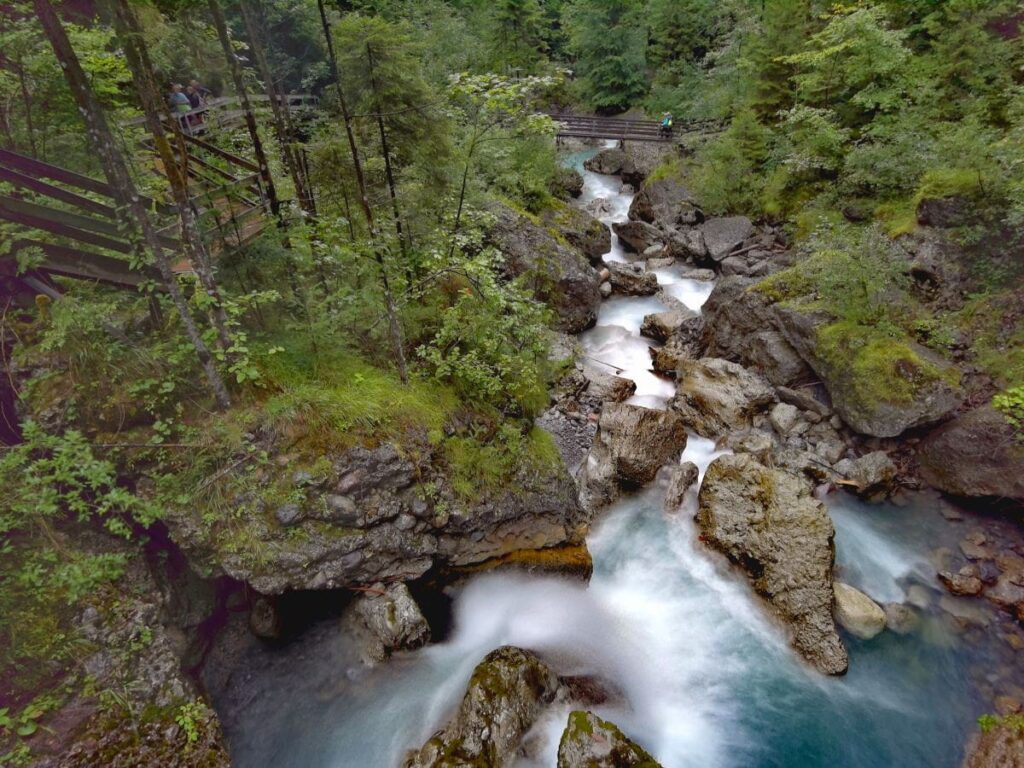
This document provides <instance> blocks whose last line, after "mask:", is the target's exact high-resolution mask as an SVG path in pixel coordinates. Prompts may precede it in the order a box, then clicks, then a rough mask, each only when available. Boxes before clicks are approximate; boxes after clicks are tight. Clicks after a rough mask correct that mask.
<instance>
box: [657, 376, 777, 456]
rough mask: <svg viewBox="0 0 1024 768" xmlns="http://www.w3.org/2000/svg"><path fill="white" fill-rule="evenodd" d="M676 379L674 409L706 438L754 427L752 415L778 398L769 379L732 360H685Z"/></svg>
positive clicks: (688, 424) (695, 430)
mask: <svg viewBox="0 0 1024 768" xmlns="http://www.w3.org/2000/svg"><path fill="white" fill-rule="evenodd" d="M676 378H677V380H678V381H679V388H678V390H677V392H676V396H675V398H673V400H672V409H673V410H674V411H676V412H677V413H678V414H680V415H681V416H682V417H683V421H684V422H685V423H686V425H687V426H689V427H690V428H691V429H692V430H693V431H694V432H696V433H697V434H699V435H701V436H702V437H718V436H719V435H722V434H725V433H726V432H728V431H730V430H732V429H739V428H741V427H745V426H750V421H751V418H752V417H753V416H754V415H755V414H756V413H758V412H759V411H761V410H763V409H764V408H765V407H766V406H768V405H769V404H770V403H772V402H774V401H775V392H774V391H773V390H772V388H771V386H770V385H769V384H768V382H767V381H765V380H764V379H763V378H761V377H760V376H759V375H757V374H756V373H752V372H751V371H748V370H747V369H746V368H744V367H743V366H741V365H738V364H736V363H731V362H729V361H728V360H720V359H716V358H702V359H700V360H683V361H681V362H680V363H679V367H678V369H677V371H676Z"/></svg>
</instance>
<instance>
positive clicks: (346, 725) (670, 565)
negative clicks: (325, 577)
mask: <svg viewBox="0 0 1024 768" xmlns="http://www.w3.org/2000/svg"><path fill="white" fill-rule="evenodd" d="M585 156H586V155H585V154H578V155H575V156H573V157H572V158H571V159H570V160H571V162H574V163H577V164H579V163H582V159H583V158H584V157H585ZM580 167H581V166H580ZM584 177H585V182H586V183H585V189H584V196H583V199H582V203H584V204H585V203H587V202H588V201H590V200H593V199H595V198H604V199H606V200H608V202H609V205H608V206H607V208H606V210H608V211H609V213H608V214H607V217H606V221H608V222H610V221H620V220H625V218H626V211H627V210H628V207H629V200H630V195H629V194H623V193H620V191H619V188H620V184H619V181H618V179H615V178H612V177H605V176H598V175H597V174H593V173H590V172H587V171H584ZM622 258H624V255H623V252H622V250H621V246H620V245H619V244H618V242H617V240H613V250H612V253H611V254H609V256H608V259H622ZM659 281H660V282H662V284H663V285H666V286H671V288H670V291H671V294H672V295H673V296H675V297H676V298H679V299H680V300H682V301H684V303H687V304H688V305H695V306H693V308H695V309H696V308H697V307H699V305H700V303H702V302H703V300H704V299H706V298H707V294H708V293H709V292H710V285H709V284H707V283H703V284H698V281H692V280H690V281H688V280H685V279H684V278H681V277H679V275H678V274H677V273H675V272H674V271H672V269H671V268H670V269H669V270H667V271H664V273H662V271H659ZM684 297H685V298H684ZM662 308H663V307H662V306H661V304H660V302H659V301H658V299H656V298H627V297H617V298H613V299H611V300H608V301H605V302H604V303H603V305H602V308H601V311H600V315H599V319H598V325H597V327H595V328H594V329H592V330H590V331H587V332H586V333H584V334H582V335H581V337H580V342H581V345H582V346H583V349H584V352H585V354H586V355H588V356H591V357H594V358H597V359H599V360H601V361H603V362H606V363H608V364H610V365H612V366H615V367H617V368H619V369H621V370H622V371H623V374H622V375H624V376H627V377H629V378H633V379H634V380H635V381H636V382H637V393H636V395H635V396H634V398H633V402H636V403H638V404H641V405H645V406H648V407H665V403H666V402H667V400H668V399H669V398H671V396H672V394H673V392H674V385H673V383H672V382H670V381H667V380H665V379H662V378H660V377H658V376H655V375H654V374H652V373H650V372H649V370H648V369H649V367H650V360H649V356H648V347H649V346H650V345H651V344H652V342H650V341H649V340H647V339H643V338H641V337H640V336H639V332H638V331H639V327H640V321H641V320H642V318H643V316H644V315H645V314H647V313H649V312H653V311H659V310H660V309H662ZM717 455H719V453H718V452H717V451H716V449H715V446H714V444H713V443H712V442H711V441H709V440H705V439H703V438H699V437H691V439H690V441H689V444H688V446H687V448H686V451H685V452H684V454H683V456H682V457H681V460H683V461H694V462H695V463H696V464H697V465H698V467H699V468H700V469H701V476H703V471H704V469H706V467H707V465H708V464H709V463H710V462H711V461H712V460H713V459H714V458H715V456H717ZM663 496H664V489H663V488H662V487H660V486H659V485H658V484H657V483H655V484H652V485H651V486H650V487H648V488H647V489H645V490H644V491H642V492H640V493H637V494H635V495H633V496H630V497H627V498H625V499H623V500H621V501H620V502H618V503H617V504H615V505H614V506H612V507H610V508H609V509H608V510H606V511H605V512H604V513H603V514H602V515H601V516H600V518H599V520H598V521H597V522H596V523H595V525H594V527H593V529H592V531H591V533H590V536H589V538H588V545H589V547H590V550H591V552H592V554H593V559H594V575H593V578H592V580H591V582H590V584H589V586H586V585H582V584H579V583H577V582H570V581H564V580H558V579H554V578H540V577H527V576H516V575H508V574H490V575H484V576H480V577H477V578H475V579H473V580H472V581H471V582H469V583H468V584H467V585H466V586H465V587H464V588H463V589H462V590H461V592H460V593H459V594H458V596H457V597H456V599H455V602H454V622H453V628H452V631H451V633H450V635H449V637H448V638H447V639H446V640H445V641H444V642H441V643H438V644H435V645H431V646H428V647H426V648H423V649H421V650H419V651H416V652H413V653H406V654H400V655H398V656H396V657H394V658H393V659H392V660H391V661H390V662H388V663H386V664H383V665H380V666H378V667H375V668H372V669H371V668H366V667H364V666H362V665H361V664H360V663H359V662H358V660H357V658H356V651H355V649H353V648H350V647H348V646H347V645H346V641H345V639H344V637H343V636H342V635H341V634H340V632H339V631H338V627H337V623H336V622H325V623H323V624H321V625H319V626H316V627H314V628H313V629H312V630H310V631H308V632H307V633H306V634H305V635H303V636H302V637H301V638H299V639H298V640H296V641H294V642H292V643H290V644H289V645H287V646H285V647H284V648H280V649H269V648H264V647H257V646H253V648H252V649H251V650H250V651H249V652H248V655H247V656H245V657H244V658H243V659H241V660H240V661H239V667H238V668H239V669H240V670H245V671H244V672H241V671H240V672H238V673H237V674H234V675H232V679H231V682H230V684H229V685H228V686H227V687H226V688H225V689H224V690H222V691H220V692H217V691H214V695H215V698H216V699H217V703H218V709H219V710H220V711H221V714H222V719H223V721H224V724H225V727H226V729H227V732H228V737H229V741H230V745H231V749H232V754H233V757H234V762H235V764H236V765H238V766H241V768H270V767H271V766H273V767H274V768H348V767H351V768H357V767H358V768H378V767H379V768H393V767H394V766H398V765H400V764H401V760H402V756H403V754H404V753H405V751H406V750H408V749H410V748H413V747H418V746H419V745H420V744H422V743H423V741H424V740H425V739H426V738H428V737H429V736H430V735H431V733H432V732H433V731H434V730H436V729H437V728H438V727H439V726H440V725H441V724H442V723H443V722H444V721H445V720H446V718H447V717H448V716H449V715H450V714H451V712H452V711H453V710H454V708H455V707H456V706H457V705H458V702H459V700H460V699H461V697H462V694H463V692H464V690H465V686H466V683H467V681H468V680H469V677H470V674H471V672H472V670H473V667H474V666H475V665H476V664H477V663H478V662H479V661H480V660H481V659H482V658H483V656H484V655H485V654H486V653H487V652H489V651H490V650H492V649H494V648H496V647H498V646H500V645H504V644H512V645H517V646H521V647H524V648H527V649H530V650H534V651H537V652H538V653H540V654H541V655H542V656H543V657H544V658H545V660H547V661H549V663H551V665H552V666H553V667H554V668H555V669H556V671H557V672H558V673H559V674H562V675H590V676H595V677H597V678H600V679H602V680H604V681H606V682H607V683H608V685H609V688H610V689H611V690H615V691H618V692H620V694H621V695H619V696H613V697H612V698H611V699H610V700H609V703H608V704H606V705H604V706H602V707H597V708H595V711H597V712H598V714H600V715H602V716H604V717H607V718H609V719H611V720H613V721H614V722H616V723H617V724H618V725H620V726H621V727H622V729H623V730H624V731H625V732H626V733H627V734H629V735H630V736H631V737H633V738H635V739H636V740H637V741H638V742H639V743H641V744H642V745H643V746H644V747H645V748H647V749H648V750H649V751H651V752H652V753H653V754H654V756H655V757H656V758H657V759H658V760H659V761H661V762H662V764H663V765H664V766H665V768H733V767H735V768H741V767H742V768H768V767H770V766H778V767H780V768H781V767H783V766H787V767H798V768H816V767H818V766H821V767H822V768H824V767H825V766H828V767H829V768H878V767H879V766H901V767H902V768H910V767H913V766H922V767H924V766H927V767H929V768H955V766H959V765H960V762H961V759H962V754H963V747H964V744H965V742H966V739H967V737H968V735H969V734H970V733H971V732H972V731H973V730H974V729H975V722H976V718H977V716H978V715H980V714H982V713H983V712H985V711H987V710H989V709H990V708H991V707H990V705H988V704H987V703H986V702H987V701H989V700H990V699H991V693H992V690H993V688H994V689H998V690H1009V691H1010V692H1015V691H1016V690H1019V689H1014V688H1013V687H1012V681H1013V679H1014V678H1019V676H1020V673H1019V670H1016V669H1013V668H1009V667H1008V666H1007V665H1008V664H1009V663H1011V662H1010V661H1009V652H1008V650H1007V646H1006V645H1005V643H1003V641H1002V640H1000V639H999V638H998V636H997V632H996V627H997V626H998V622H997V621H996V620H995V619H994V617H993V614H992V613H991V610H992V609H991V608H990V607H988V606H987V605H984V604H982V603H981V602H980V601H972V600H966V599H963V598H956V599H955V601H954V602H955V604H956V605H955V606H953V605H951V603H950V601H953V600H954V599H953V598H950V597H948V596H946V595H945V593H944V592H943V590H942V589H941V587H940V585H939V584H938V582H937V580H936V578H935V572H936V567H935V564H934V552H935V550H936V549H937V548H940V547H947V548H951V549H955V548H956V546H957V542H958V541H959V540H960V539H961V538H962V537H963V536H964V535H965V533H966V532H967V531H968V530H970V529H971V527H972V526H973V525H974V524H975V521H974V520H973V519H972V517H971V515H970V514H969V513H965V515H966V518H965V519H964V520H963V521H961V522H955V523H951V522H949V521H948V520H947V519H946V518H945V517H943V515H942V514H940V505H941V504H942V503H944V502H942V501H941V500H940V499H939V498H938V497H937V496H933V495H930V494H917V495H906V496H903V497H902V498H901V500H900V504H899V505H897V504H893V503H886V504H871V505H869V504H866V503H864V502H861V501H859V500H858V499H856V498H854V497H852V496H848V495H845V494H833V495H831V496H829V497H828V498H827V499H826V503H827V504H828V506H829V509H830V512H831V514H832V517H833V520H834V522H835V526H836V530H837V535H836V543H837V550H838V555H837V578H840V579H842V580H845V581H847V582H849V583H851V584H852V585H854V586H856V587H859V588H861V589H863V590H864V591H866V592H867V593H868V594H870V595H871V596H872V597H874V598H875V599H876V600H878V601H879V602H883V603H884V602H904V601H907V600H912V601H913V602H915V604H916V605H917V606H918V607H917V610H918V611H919V615H920V617H921V620H920V624H919V626H918V627H917V629H916V630H914V631H912V632H910V633H908V634H903V635H900V634H896V633H894V632H891V631H886V632H884V633H882V634H881V635H880V636H878V637H876V638H875V639H873V640H871V641H868V642H860V641H857V640H856V639H853V638H850V637H844V640H845V641H846V643H847V647H848V648H849V651H850V671H849V674H848V675H846V676H845V677H842V678H828V677H824V676H822V675H819V674H817V673H815V672H813V671H812V670H810V669H809V668H808V667H806V666H805V665H803V664H802V663H801V662H800V661H799V660H798V659H797V657H796V655H795V654H794V653H793V652H792V651H791V650H790V649H789V647H788V645H787V643H786V641H785V636H784V633H783V631H782V629H781V628H780V627H779V626H776V625H775V624H774V623H773V622H772V621H771V620H770V619H769V618H768V617H767V614H766V613H765V611H764V610H763V607H762V606H761V605H760V604H759V603H758V601H757V600H756V598H754V597H753V595H752V594H751V591H750V589H749V587H748V585H747V583H746V581H745V579H744V578H743V577H742V576H740V575H739V574H737V573H736V572H734V571H732V570H731V569H730V568H729V567H728V566H727V565H726V564H725V563H724V560H722V559H721V558H719V557H718V556H716V555H714V554H713V553H711V552H709V551H708V550H707V549H706V548H705V547H704V546H703V545H702V544H700V543H699V542H698V541H697V536H696V532H695V525H694V523H693V519H692V518H693V512H694V511H695V510H696V492H695V490H693V489H691V491H690V492H689V495H688V497H687V499H686V502H685V504H684V507H683V509H682V510H681V511H679V512H677V513H672V514H668V513H666V512H665V511H664V509H663ZM951 610H952V611H953V612H958V613H959V614H960V615H959V616H954V615H952V613H950V611H951ZM566 715H567V710H566V709H554V710H553V711H551V712H550V713H549V715H548V716H547V718H546V719H545V720H544V721H542V722H541V723H540V724H539V725H538V726H537V727H536V728H535V729H534V732H533V733H531V735H530V736H529V737H528V739H527V746H528V750H527V751H528V753H529V755H528V757H524V758H523V759H522V760H521V762H520V764H519V768H542V767H543V768H553V766H554V765H555V755H556V751H557V746H558V739H559V737H560V735H561V731H562V729H563V728H564V726H565V720H566Z"/></svg>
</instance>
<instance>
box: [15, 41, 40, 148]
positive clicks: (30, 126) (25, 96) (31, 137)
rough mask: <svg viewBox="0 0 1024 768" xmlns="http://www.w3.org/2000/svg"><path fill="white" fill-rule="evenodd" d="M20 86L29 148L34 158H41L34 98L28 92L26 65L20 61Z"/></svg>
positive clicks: (18, 65) (18, 66) (18, 68)
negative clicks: (35, 120)
mask: <svg viewBox="0 0 1024 768" xmlns="http://www.w3.org/2000/svg"><path fill="white" fill-rule="evenodd" d="M16 66H17V70H18V86H19V87H20V88H21V100H22V101H23V102H24V104H25V128H26V130H27V131H28V146H29V149H30V150H31V154H32V157H39V154H38V150H37V149H36V128H35V125H34V121H33V120H32V96H31V94H29V92H28V83H27V82H26V81H25V65H24V63H22V61H21V60H20V59H19V60H18V63H17V65H16Z"/></svg>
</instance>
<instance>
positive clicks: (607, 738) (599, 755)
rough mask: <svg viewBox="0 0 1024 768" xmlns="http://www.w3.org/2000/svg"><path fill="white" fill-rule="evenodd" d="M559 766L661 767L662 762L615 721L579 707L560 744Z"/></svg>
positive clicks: (569, 767) (573, 767) (572, 714)
mask: <svg viewBox="0 0 1024 768" xmlns="http://www.w3.org/2000/svg"><path fill="white" fill-rule="evenodd" d="M558 768H661V764H660V763H658V762H657V761H656V760H655V759H654V758H653V757H651V755H650V754H648V752H647V751H646V750H645V749H644V748H643V747H641V746H640V745H639V744H637V743H635V742H633V741H631V740H630V739H629V738H628V737H627V736H626V735H625V734H624V733H623V732H622V731H621V730H620V729H619V727H618V726H617V725H615V723H612V722H609V721H607V720H602V719H601V718H600V717H598V716H597V715H595V714H594V713H593V712H584V711H582V710H576V711H574V712H570V713H569V722H568V724H567V725H566V727H565V731H563V732H562V739H561V741H560V742H559V744H558Z"/></svg>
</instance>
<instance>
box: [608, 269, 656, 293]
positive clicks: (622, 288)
mask: <svg viewBox="0 0 1024 768" xmlns="http://www.w3.org/2000/svg"><path fill="white" fill-rule="evenodd" d="M608 275H609V277H608V282H609V283H611V286H612V290H614V291H615V292H616V293H622V294H625V295H626V296H653V295H654V294H655V293H657V292H658V276H657V275H656V274H654V273H653V272H648V271H647V270H645V269H644V268H643V267H641V266H640V265H639V264H622V263H620V262H617V261H613V262H610V263H609V264H608Z"/></svg>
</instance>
